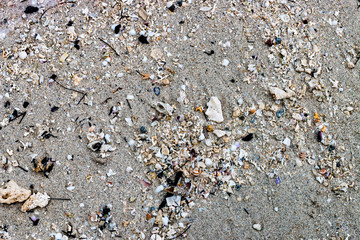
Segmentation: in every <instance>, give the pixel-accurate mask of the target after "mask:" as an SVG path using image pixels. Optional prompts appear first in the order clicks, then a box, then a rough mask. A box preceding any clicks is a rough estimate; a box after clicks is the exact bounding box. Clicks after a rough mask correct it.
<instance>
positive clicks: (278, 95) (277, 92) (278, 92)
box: [269, 87, 295, 100]
mask: <svg viewBox="0 0 360 240" xmlns="http://www.w3.org/2000/svg"><path fill="white" fill-rule="evenodd" d="M269 91H270V93H271V94H272V95H273V97H274V99H275V100H280V99H285V98H290V97H294V96H295V92H293V91H292V90H290V89H288V90H286V91H285V90H282V89H280V88H277V87H270V88H269Z"/></svg>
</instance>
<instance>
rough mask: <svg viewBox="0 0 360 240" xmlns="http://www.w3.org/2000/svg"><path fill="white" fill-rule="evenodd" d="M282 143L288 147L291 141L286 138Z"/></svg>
mask: <svg viewBox="0 0 360 240" xmlns="http://www.w3.org/2000/svg"><path fill="white" fill-rule="evenodd" d="M282 143H283V144H285V145H286V146H288V147H289V146H290V144H291V140H290V138H288V137H287V138H285V139H284V141H283V142H282Z"/></svg>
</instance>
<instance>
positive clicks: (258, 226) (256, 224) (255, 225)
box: [253, 223, 262, 231]
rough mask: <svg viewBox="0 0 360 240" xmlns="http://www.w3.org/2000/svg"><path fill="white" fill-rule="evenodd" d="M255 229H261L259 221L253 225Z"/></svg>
mask: <svg viewBox="0 0 360 240" xmlns="http://www.w3.org/2000/svg"><path fill="white" fill-rule="evenodd" d="M253 229H255V230H256V231H261V229H262V227H261V225H260V224H259V223H255V224H254V225H253Z"/></svg>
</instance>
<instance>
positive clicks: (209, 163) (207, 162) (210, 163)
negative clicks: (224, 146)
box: [205, 158, 213, 167]
mask: <svg viewBox="0 0 360 240" xmlns="http://www.w3.org/2000/svg"><path fill="white" fill-rule="evenodd" d="M205 165H206V166H208V167H210V166H211V165H213V162H212V161H211V159H210V158H205Z"/></svg>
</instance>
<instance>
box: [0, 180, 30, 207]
mask: <svg viewBox="0 0 360 240" xmlns="http://www.w3.org/2000/svg"><path fill="white" fill-rule="evenodd" d="M30 195H31V191H30V190H27V189H25V188H21V187H19V185H17V183H16V182H15V181H13V180H11V181H9V182H8V183H6V184H5V185H4V186H3V187H2V188H0V203H6V204H11V203H15V202H23V201H25V200H26V199H28V198H29V197H30Z"/></svg>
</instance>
